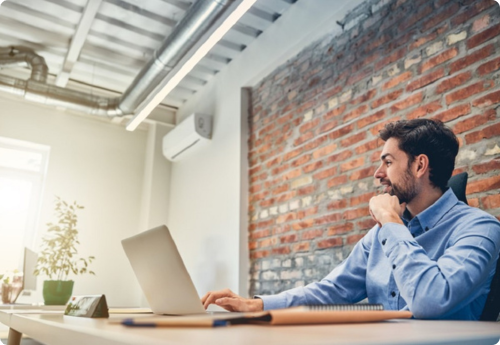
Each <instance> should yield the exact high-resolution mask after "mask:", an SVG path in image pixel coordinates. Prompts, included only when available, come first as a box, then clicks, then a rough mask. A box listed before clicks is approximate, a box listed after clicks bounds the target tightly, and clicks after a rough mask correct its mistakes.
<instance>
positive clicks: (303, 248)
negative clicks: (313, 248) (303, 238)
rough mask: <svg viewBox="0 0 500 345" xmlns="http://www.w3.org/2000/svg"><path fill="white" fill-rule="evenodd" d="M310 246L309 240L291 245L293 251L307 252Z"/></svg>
mask: <svg viewBox="0 0 500 345" xmlns="http://www.w3.org/2000/svg"><path fill="white" fill-rule="evenodd" d="M309 248H310V243H309V242H301V243H297V244H294V245H293V251H294V252H295V253H298V252H308V251H309Z"/></svg>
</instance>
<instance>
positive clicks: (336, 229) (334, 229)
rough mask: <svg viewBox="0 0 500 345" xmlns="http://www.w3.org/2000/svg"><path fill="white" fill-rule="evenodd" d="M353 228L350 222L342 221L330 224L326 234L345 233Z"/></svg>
mask: <svg viewBox="0 0 500 345" xmlns="http://www.w3.org/2000/svg"><path fill="white" fill-rule="evenodd" d="M353 228H354V224H353V223H351V222H349V223H344V224H341V225H335V226H331V227H329V228H328V236H334V235H341V234H345V233H348V232H351V231H352V229H353Z"/></svg>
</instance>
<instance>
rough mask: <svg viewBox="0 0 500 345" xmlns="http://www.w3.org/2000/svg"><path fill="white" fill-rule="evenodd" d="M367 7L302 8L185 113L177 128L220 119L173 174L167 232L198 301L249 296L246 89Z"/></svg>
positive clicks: (318, 1)
mask: <svg viewBox="0 0 500 345" xmlns="http://www.w3.org/2000/svg"><path fill="white" fill-rule="evenodd" d="M361 2H362V1H361V0H353V1H333V0H305V1H299V2H297V3H296V4H295V5H293V6H292V7H291V8H290V9H289V10H288V11H287V12H285V13H284V15H282V16H281V17H280V18H279V19H278V21H277V22H276V23H275V24H273V25H272V26H271V27H270V28H269V29H267V30H266V31H264V33H263V34H261V35H260V36H259V37H258V39H257V40H256V41H254V42H253V43H252V44H251V45H250V46H248V47H247V48H246V49H245V51H243V53H242V54H241V55H240V56H239V57H237V58H236V59H234V60H233V61H232V62H231V63H230V64H229V65H228V66H227V67H226V68H225V69H224V70H223V71H222V72H220V73H219V74H218V75H217V77H216V79H215V80H212V81H211V82H210V83H209V84H207V86H206V87H205V88H204V89H203V90H202V91H201V92H199V93H198V94H197V95H196V97H194V98H193V99H191V100H190V101H188V102H187V103H186V104H185V105H184V106H183V107H182V108H181V109H179V111H178V113H177V121H181V120H182V119H183V118H185V117H186V116H188V115H189V114H191V113H192V112H203V113H209V114H213V115H214V133H213V139H212V143H211V145H210V146H208V147H205V148H203V150H200V151H199V152H197V155H196V156H195V157H192V158H190V159H188V160H186V161H181V162H177V163H174V164H173V165H172V175H171V181H172V182H171V201H172V202H171V204H170V208H169V225H170V228H171V230H172V233H173V236H174V239H175V240H176V242H177V244H178V247H179V250H180V251H181V255H182V256H183V258H184V260H185V264H186V266H187V268H188V270H189V271H190V273H191V276H192V278H193V280H194V283H195V285H196V287H197V289H198V292H199V293H200V294H204V293H205V292H206V291H208V290H212V289H220V288H224V287H228V288H230V289H232V290H234V291H236V292H239V293H240V294H242V295H246V294H247V293H248V287H247V284H246V282H247V281H248V260H247V258H246V257H245V256H243V257H241V258H240V256H239V248H240V246H241V247H243V248H246V246H247V226H246V224H245V222H241V223H243V224H241V225H240V221H241V220H242V219H244V218H245V217H246V212H247V210H246V209H245V207H241V206H244V202H245V200H246V198H247V193H246V191H247V190H248V189H247V188H246V186H242V183H244V181H245V179H244V176H245V175H246V174H248V172H247V170H246V168H245V164H244V161H245V160H246V159H247V157H246V154H244V152H246V150H245V147H243V146H244V145H245V144H246V141H245V140H242V139H244V138H243V137H242V129H243V128H246V126H245V124H244V121H246V118H245V117H243V119H242V111H241V102H242V99H241V88H243V87H247V86H250V87H251V86H253V85H255V84H256V83H258V82H259V81H260V80H261V79H262V78H263V77H264V76H266V75H267V74H269V73H270V72H271V71H273V70H274V69H275V68H276V67H277V66H279V65H281V64H283V63H284V62H285V61H286V59H288V58H290V57H293V56H295V55H296V54H297V53H298V52H300V50H302V49H303V48H304V47H306V46H307V45H309V44H311V43H312V42H314V40H316V39H319V38H320V37H322V36H324V35H325V34H332V35H335V34H336V33H338V32H339V30H340V27H339V26H338V25H337V24H336V23H335V22H336V21H337V20H341V19H342V18H343V17H344V16H345V14H346V12H347V10H348V9H352V8H354V7H355V6H356V5H358V4H360V3H361ZM242 152H243V154H242ZM240 188H241V190H240Z"/></svg>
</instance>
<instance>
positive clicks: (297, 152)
mask: <svg viewBox="0 0 500 345" xmlns="http://www.w3.org/2000/svg"><path fill="white" fill-rule="evenodd" d="M301 153H302V149H301V148H298V149H295V150H293V151H290V152H288V153H286V154H285V157H284V158H283V159H284V160H285V161H288V160H290V159H292V158H295V157H297V156H298V155H300V154H301Z"/></svg>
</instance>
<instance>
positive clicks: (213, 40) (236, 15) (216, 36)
mask: <svg viewBox="0 0 500 345" xmlns="http://www.w3.org/2000/svg"><path fill="white" fill-rule="evenodd" d="M0 1H1V0H0ZM256 1H257V0H242V1H241V3H240V4H239V5H238V7H236V9H235V10H234V11H233V12H232V13H231V14H230V15H229V16H228V17H227V18H226V19H225V20H224V22H222V24H221V25H220V26H219V27H218V28H217V29H215V31H214V32H213V33H212V34H211V35H210V37H209V38H208V39H207V40H206V41H205V43H203V44H202V45H201V46H200V48H198V50H197V51H196V52H195V53H194V54H193V56H191V57H190V58H189V60H187V61H186V63H185V64H184V65H183V66H182V67H181V68H180V69H179V70H178V71H177V73H175V75H174V76H173V77H172V78H171V79H170V80H169V81H168V82H167V84H165V86H164V87H163V88H162V89H161V90H160V92H158V93H157V94H156V95H155V96H154V97H153V98H152V99H151V101H150V102H149V103H148V104H147V105H146V106H145V107H144V108H143V109H142V110H141V111H140V112H139V113H138V114H136V115H135V116H134V117H133V118H132V119H131V120H130V121H129V122H128V123H127V127H126V129H127V131H133V130H134V129H136V128H137V126H138V125H139V124H140V123H141V122H142V121H143V120H144V119H145V118H146V117H148V115H149V114H150V113H151V111H153V109H154V108H156V106H157V105H158V104H160V102H161V101H162V100H163V99H164V98H165V97H167V95H168V94H169V93H170V91H172V90H173V89H174V88H175V87H176V86H177V85H178V84H179V83H180V82H181V80H182V79H183V78H184V77H185V76H186V75H187V74H188V73H189V72H190V71H191V70H192V69H193V68H194V67H195V66H196V64H197V63H198V62H200V60H201V59H203V57H204V56H205V55H207V54H208V52H209V51H210V49H212V48H213V47H214V46H215V45H216V44H217V42H219V41H220V39H221V38H222V37H224V35H225V34H226V32H228V31H229V29H231V27H232V26H233V25H234V24H236V22H237V21H238V20H239V19H240V18H241V17H242V16H243V15H244V14H245V13H246V12H247V11H248V10H249V9H250V7H252V5H253V4H254V3H255V2H256Z"/></svg>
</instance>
